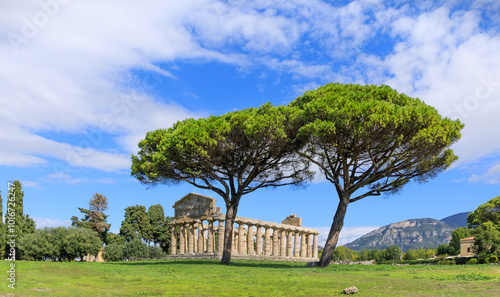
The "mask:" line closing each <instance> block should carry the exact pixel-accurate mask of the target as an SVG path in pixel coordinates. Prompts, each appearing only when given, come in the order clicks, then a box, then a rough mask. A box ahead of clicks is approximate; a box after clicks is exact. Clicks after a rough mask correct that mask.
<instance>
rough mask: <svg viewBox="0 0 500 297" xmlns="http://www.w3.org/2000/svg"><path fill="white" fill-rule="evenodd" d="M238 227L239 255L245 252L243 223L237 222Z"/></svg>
mask: <svg viewBox="0 0 500 297" xmlns="http://www.w3.org/2000/svg"><path fill="white" fill-rule="evenodd" d="M239 225H240V226H239V227H238V252H239V254H240V255H244V254H246V246H245V226H244V224H243V223H241V222H240V223H239Z"/></svg>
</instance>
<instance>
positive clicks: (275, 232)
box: [272, 229, 280, 257]
mask: <svg viewBox="0 0 500 297" xmlns="http://www.w3.org/2000/svg"><path fill="white" fill-rule="evenodd" d="M278 233H279V230H278V229H273V252H272V255H273V256H275V257H277V256H279V255H280V239H279V234H278Z"/></svg>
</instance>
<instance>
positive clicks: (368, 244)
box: [345, 212, 469, 251]
mask: <svg viewBox="0 0 500 297" xmlns="http://www.w3.org/2000/svg"><path fill="white" fill-rule="evenodd" d="M468 214H469V213H468V212H463V213H458V214H454V215H452V216H449V217H446V218H444V219H442V220H435V219H431V218H425V219H410V220H404V221H401V222H397V223H393V224H390V225H387V226H384V227H381V228H379V229H377V230H374V231H371V232H369V233H368V234H365V235H363V236H361V237H360V238H358V239H356V240H354V241H352V242H350V243H348V244H346V245H345V247H348V248H350V249H353V250H358V251H359V250H362V249H385V248H387V247H388V246H391V245H396V246H399V247H402V249H403V251H407V250H409V249H418V248H420V247H423V248H429V247H431V248H436V247H438V246H439V245H441V244H444V243H448V242H449V241H450V239H451V233H452V231H453V230H454V229H456V228H458V227H464V226H466V225H467V221H466V220H467V215H468Z"/></svg>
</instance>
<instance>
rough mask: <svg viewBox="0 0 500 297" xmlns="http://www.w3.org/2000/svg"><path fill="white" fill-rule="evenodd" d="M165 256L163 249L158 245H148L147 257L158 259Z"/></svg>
mask: <svg viewBox="0 0 500 297" xmlns="http://www.w3.org/2000/svg"><path fill="white" fill-rule="evenodd" d="M163 257H165V254H164V253H163V250H162V248H161V247H159V246H150V247H149V258H151V259H160V258H163Z"/></svg>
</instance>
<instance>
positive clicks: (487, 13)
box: [0, 0, 500, 244]
mask: <svg viewBox="0 0 500 297" xmlns="http://www.w3.org/2000/svg"><path fill="white" fill-rule="evenodd" d="M499 53H500V4H499V2H498V1H488V0H483V1H419V2H418V4H406V3H405V1H375V0H373V1H369V0H366V1H341V2H338V1H335V2H334V1H315V0H289V1H227V2H226V1H215V0H199V1H190V0H186V1H140V2H139V1H106V2H105V3H103V1H84V2H81V1H79V2H77V1H70V0H42V1H2V2H1V3H0V65H1V67H0V103H1V107H2V108H1V109H0V125H1V127H2V129H1V130H0V190H1V191H2V193H3V194H4V197H5V196H6V192H7V183H8V181H12V180H16V179H18V180H21V181H22V183H23V189H24V192H25V197H24V199H25V200H24V210H25V213H28V214H30V216H32V217H34V218H35V219H36V221H37V224H38V226H39V227H43V226H58V225H68V224H69V219H70V218H71V217H72V216H73V215H77V216H80V213H79V211H78V209H77V208H78V207H87V205H88V201H89V200H90V199H91V197H92V195H93V194H94V193H100V194H103V195H106V196H107V197H108V201H109V211H108V214H109V215H110V216H109V219H108V221H109V222H110V223H111V224H112V226H111V230H113V231H117V230H118V229H119V228H120V223H121V221H122V220H123V215H124V209H125V208H126V207H127V206H130V205H135V204H141V205H145V206H147V207H149V206H150V205H152V204H157V203H160V204H162V205H163V207H164V208H165V210H166V213H167V214H169V215H172V214H173V210H172V208H171V205H173V203H174V202H175V201H176V200H178V199H180V198H181V197H182V196H184V195H185V194H187V193H189V192H198V193H202V194H205V195H209V196H212V197H214V198H218V197H216V196H215V195H214V194H212V193H211V192H208V191H203V190H199V189H196V188H194V187H191V186H187V185H181V186H177V187H167V186H158V187H156V188H152V189H146V188H145V187H144V186H142V185H141V184H140V183H139V182H137V181H136V180H134V179H133V178H132V177H131V176H130V163H131V161H130V156H131V154H133V153H136V152H137V143H138V141H139V140H141V139H142V138H143V137H144V135H145V133H146V132H147V131H151V130H154V129H158V128H167V127H170V126H171V125H172V124H173V123H175V122H176V121H178V120H182V119H185V118H188V117H195V118H197V117H205V116H209V115H211V114H223V113H226V112H228V111H232V110H238V109H242V108H246V107H255V106H259V105H261V104H263V103H265V102H268V101H271V102H272V103H273V104H275V105H279V104H286V103H288V102H290V101H291V100H293V99H294V98H296V97H297V96H299V95H301V94H302V93H303V92H304V91H306V90H311V89H314V88H316V87H318V86H320V85H323V84H325V83H328V82H341V83H360V84H366V83H370V84H388V85H390V86H391V87H393V88H395V89H396V90H398V91H399V92H402V93H405V94H407V95H409V96H413V97H419V98H421V99H422V100H424V101H425V102H426V103H428V104H430V105H432V106H434V107H436V108H437V109H438V110H439V111H440V113H441V114H443V115H445V116H449V117H451V118H453V119H456V118H459V119H460V120H461V121H462V122H463V123H465V129H464V130H463V133H462V135H463V136H462V139H461V140H460V141H459V142H458V143H457V144H456V145H454V146H453V149H454V150H455V153H456V154H457V155H458V156H459V157H460V160H459V161H458V162H457V163H456V164H454V166H453V167H452V168H451V169H449V170H448V171H446V172H444V173H443V174H441V175H440V176H439V177H437V178H436V179H434V180H432V181H430V182H429V183H427V184H423V185H418V184H410V185H408V186H407V187H406V188H405V189H404V190H403V192H402V193H401V194H399V195H396V196H391V197H371V198H366V199H363V200H361V201H358V202H356V203H353V204H352V205H350V206H349V208H348V213H347V216H346V220H345V224H344V226H345V227H344V231H343V233H342V235H341V240H340V243H341V244H342V243H347V242H348V241H349V240H351V239H353V238H355V237H357V236H360V235H362V234H364V233H366V232H368V231H370V230H372V229H373V228H376V227H379V226H383V225H387V224H390V223H393V222H397V221H401V220H405V219H410V218H425V217H431V218H435V219H442V218H444V217H446V216H449V215H452V214H455V213H458V212H464V211H470V210H474V209H475V208H476V207H477V206H478V205H480V204H482V203H484V202H486V201H488V200H489V199H491V198H493V197H496V196H498V195H499V193H500V125H498V120H497V119H498V116H497V115H498V113H499V111H500V55H499ZM337 201H338V200H337V197H336V196H335V191H334V189H333V187H332V185H330V184H329V183H328V182H325V181H322V179H321V178H320V176H318V178H317V179H316V180H315V182H314V183H312V184H311V185H309V186H308V187H307V189H304V190H294V189H291V188H279V189H276V190H265V189H264V190H260V191H256V192H254V193H252V194H250V195H248V196H245V197H244V198H243V199H242V202H241V204H240V209H239V213H238V214H239V215H240V216H244V217H251V218H256V219H261V220H267V221H275V222H279V221H281V220H283V219H284V218H285V217H286V216H287V215H289V214H292V213H295V214H297V215H299V216H300V217H302V219H303V225H304V226H307V227H316V228H319V229H320V230H321V231H323V234H324V235H326V234H325V233H326V232H327V231H328V229H329V226H330V224H331V222H332V218H333V215H334V212H335V209H336V205H337ZM218 205H219V206H221V207H223V209H224V205H223V204H222V200H221V199H218Z"/></svg>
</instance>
